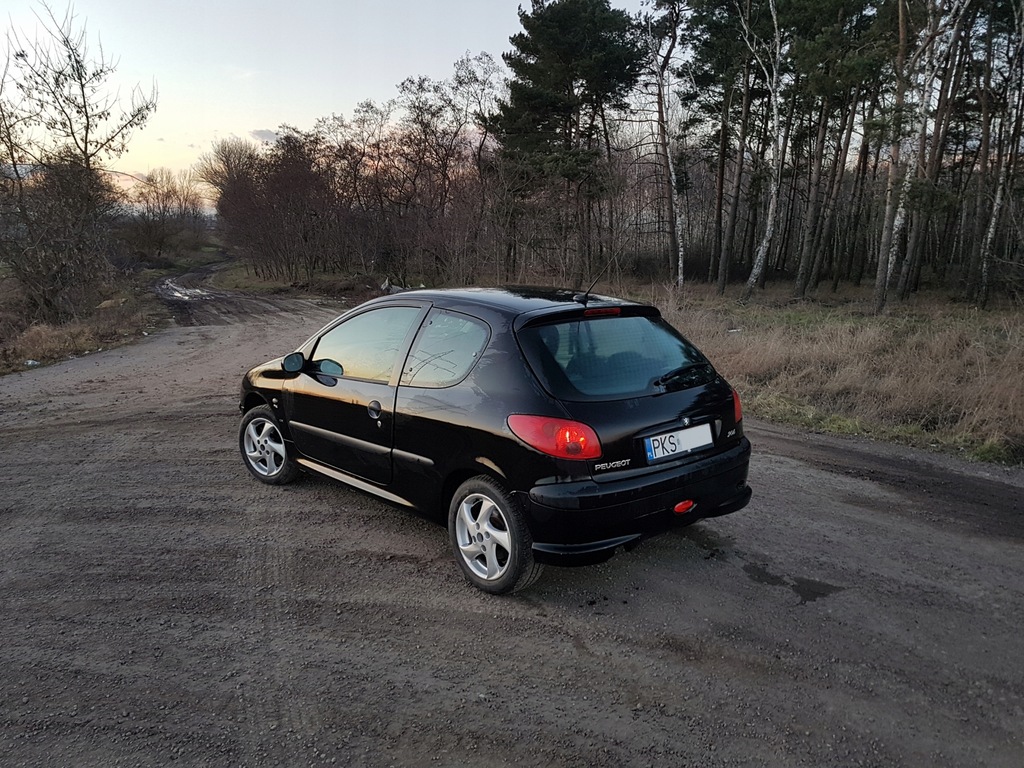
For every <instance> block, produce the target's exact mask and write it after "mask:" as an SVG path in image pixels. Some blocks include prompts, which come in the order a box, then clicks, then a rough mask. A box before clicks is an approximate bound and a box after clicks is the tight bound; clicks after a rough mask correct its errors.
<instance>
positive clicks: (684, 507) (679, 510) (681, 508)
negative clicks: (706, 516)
mask: <svg viewBox="0 0 1024 768" xmlns="http://www.w3.org/2000/svg"><path fill="white" fill-rule="evenodd" d="M695 506H696V504H694V502H692V501H690V500H689V499H687V500H686V501H680V502H679V503H678V504H676V505H675V506H674V507H672V511H673V512H675V513H676V514H677V515H685V514H686V513H687V512H689V511H690V510H691V509H693V508H694V507H695Z"/></svg>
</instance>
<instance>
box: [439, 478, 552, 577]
mask: <svg viewBox="0 0 1024 768" xmlns="http://www.w3.org/2000/svg"><path fill="white" fill-rule="evenodd" d="M448 536H449V538H450V539H451V544H452V551H453V552H454V554H455V560H456V562H458V564H459V567H460V568H461V569H462V573H463V575H465V577H466V580H467V581H468V582H469V583H470V584H472V585H473V586H474V587H476V588H477V589H481V590H483V591H484V592H490V593H491V594H495V595H503V594H506V593H508V592H514V591H516V590H520V589H524V588H526V587H528V586H529V585H530V584H532V583H533V582H535V581H536V580H537V578H538V577H539V576H540V575H541V573H542V572H543V570H544V566H543V565H542V564H540V563H536V562H534V559H533V538H532V537H531V536H530V530H529V528H528V527H527V525H526V519H525V517H524V515H523V513H522V511H521V510H520V508H519V504H518V503H517V502H516V500H515V499H514V498H513V497H512V496H511V494H509V492H508V491H507V490H505V488H504V487H502V486H501V485H500V484H499V483H498V482H497V481H495V480H492V479H491V478H489V477H486V476H484V475H480V476H478V477H474V478H472V479H470V480H467V481H466V482H464V483H463V484H462V485H461V486H459V490H457V491H456V492H455V495H454V496H453V497H452V503H451V507H450V508H449V510H448Z"/></svg>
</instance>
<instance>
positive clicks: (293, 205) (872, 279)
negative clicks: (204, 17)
mask: <svg viewBox="0 0 1024 768" xmlns="http://www.w3.org/2000/svg"><path fill="white" fill-rule="evenodd" d="M1022 16H1024V11H1022V10H1021V7H1020V5H1019V3H1017V2H1014V1H1013V0H988V2H977V1H975V2H972V1H971V0H652V1H651V2H648V3H647V4H646V5H645V6H644V10H643V11H642V12H641V13H640V14H638V15H637V16H635V17H634V16H630V15H629V14H627V13H626V12H624V11H622V10H618V9H616V8H613V7H611V5H610V4H609V2H608V0H533V2H532V3H531V4H530V6H529V7H521V8H520V21H521V24H522V30H521V31H520V32H519V33H517V34H515V35H514V36H512V37H511V38H510V49H509V50H508V52H506V53H504V54H503V55H502V59H503V64H504V66H502V65H501V64H499V63H498V62H497V61H496V60H495V58H494V57H493V56H491V55H489V54H488V53H480V54H478V55H475V56H471V55H469V54H467V55H466V56H465V57H464V58H462V59H460V60H459V61H458V62H456V63H455V66H454V72H453V74H452V75H451V77H449V78H448V79H445V80H433V79H430V78H427V77H417V76H413V77H409V78H408V79H406V80H405V81H404V82H403V83H401V84H400V85H399V87H398V95H397V96H396V97H395V98H394V99H391V100H388V101H386V102H383V103H378V102H374V101H365V102H363V103H361V104H360V105H359V106H358V107H357V108H356V109H355V111H354V112H353V113H352V114H351V115H348V116H344V115H341V114H332V115H329V116H325V117H323V118H322V119H321V120H319V121H318V122H317V123H316V125H314V126H313V127H312V128H311V129H307V130H302V129H299V128H296V127H289V126H283V127H282V128H281V130H280V136H279V138H278V140H277V141H276V142H274V143H272V144H263V145H258V144H255V143H252V142H247V141H243V140H238V139H232V140H225V141H222V142H220V143H219V144H217V145H215V146H214V147H213V148H212V150H211V151H210V152H209V153H207V154H206V155H204V156H203V158H202V160H201V161H200V163H199V165H198V167H197V168H196V173H197V175H198V176H199V177H200V178H201V179H203V180H204V181H205V182H206V183H208V184H209V185H210V186H211V187H212V188H213V190H215V200H216V209H217V214H218V218H219V220H220V223H221V225H222V226H223V231H224V233H225V236H226V237H227V238H228V239H229V241H230V242H231V243H232V244H233V245H235V246H237V247H238V248H239V253H241V254H243V255H244V257H245V258H246V259H247V260H248V261H249V264H250V266H251V269H252V270H253V271H254V272H255V273H256V274H258V275H260V276H264V277H267V278H275V279H284V280H289V281H294V282H301V281H305V280H309V279H310V278H312V277H313V276H314V275H316V274H319V273H353V272H358V273H373V274H378V275H387V276H389V277H390V278H391V279H392V280H393V281H395V282H398V283H402V284H406V283H409V282H415V283H420V282H425V283H427V284H460V283H473V282H480V281H498V282H524V281H525V282H536V281H538V280H544V281H554V282H559V283H568V284H572V285H582V284H589V283H591V282H593V281H594V280H597V279H600V278H602V277H603V276H604V277H607V276H618V277H623V276H625V277H635V278H638V279H640V280H642V281H648V282H649V281H652V280H653V281H660V282H668V283H672V284H674V285H682V284H683V283H684V282H685V281H700V282H710V283H712V284H714V285H715V286H716V287H717V290H718V291H719V292H720V293H724V292H725V291H726V290H727V289H728V288H729V286H730V285H735V289H736V290H737V291H739V293H740V296H741V298H744V299H746V298H749V297H750V296H751V295H752V293H753V292H755V291H757V290H758V288H760V287H763V286H764V285H765V284H766V283H767V282H768V281H771V282H772V283H784V284H788V285H789V286H791V290H792V295H793V296H794V297H797V298H799V297H803V296H806V295H812V294H815V293H820V292H823V291H835V290H837V289H838V288H839V286H840V285H842V284H844V283H849V284H853V285H867V286H873V294H872V295H873V303H874V308H875V310H876V311H879V310H881V309H883V308H884V307H885V306H886V305H887V304H889V303H892V302H899V301H901V300H903V299H905V298H906V297H907V296H909V295H910V294H912V293H914V292H916V291H919V290H922V289H929V288H935V289H941V290H942V291H944V292H945V293H946V294H947V295H948V296H950V297H951V298H954V299H959V300H963V301H967V302H971V303H974V304H976V305H979V306H984V305H985V304H986V302H988V301H989V300H990V298H991V297H992V296H995V295H999V296H1010V297H1012V298H1014V299H1016V300H1019V299H1020V297H1021V296H1022V295H1024V251H1022V243H1024V165H1022V154H1021V153H1022V148H1024V142H1022V119H1024V18H1022Z"/></svg>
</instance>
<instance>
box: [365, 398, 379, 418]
mask: <svg viewBox="0 0 1024 768" xmlns="http://www.w3.org/2000/svg"><path fill="white" fill-rule="evenodd" d="M382 411H383V409H382V408H381V406H380V403H379V402H378V401H377V400H371V401H370V403H369V405H367V406H366V412H367V413H368V414H370V418H371V419H379V418H380V414H381V412H382Z"/></svg>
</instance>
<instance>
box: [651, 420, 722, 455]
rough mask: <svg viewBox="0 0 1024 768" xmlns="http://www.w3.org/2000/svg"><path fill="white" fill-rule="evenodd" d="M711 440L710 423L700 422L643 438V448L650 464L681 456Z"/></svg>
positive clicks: (710, 442) (703, 446)
mask: <svg viewBox="0 0 1024 768" xmlns="http://www.w3.org/2000/svg"><path fill="white" fill-rule="evenodd" d="M713 442H714V440H712V438H711V425H710V424H701V425H699V426H696V427H690V428H689V429H679V430H676V431H675V432H666V433H665V434H663V435H655V436H654V437H648V438H644V448H645V449H646V450H647V463H648V464H650V463H652V462H655V461H663V460H664V459H670V458H672V457H673V456H682V455H684V454H687V453H689V452H690V451H695V450H697V449H698V448H705V447H707V446H709V445H711V444H712V443H713Z"/></svg>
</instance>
